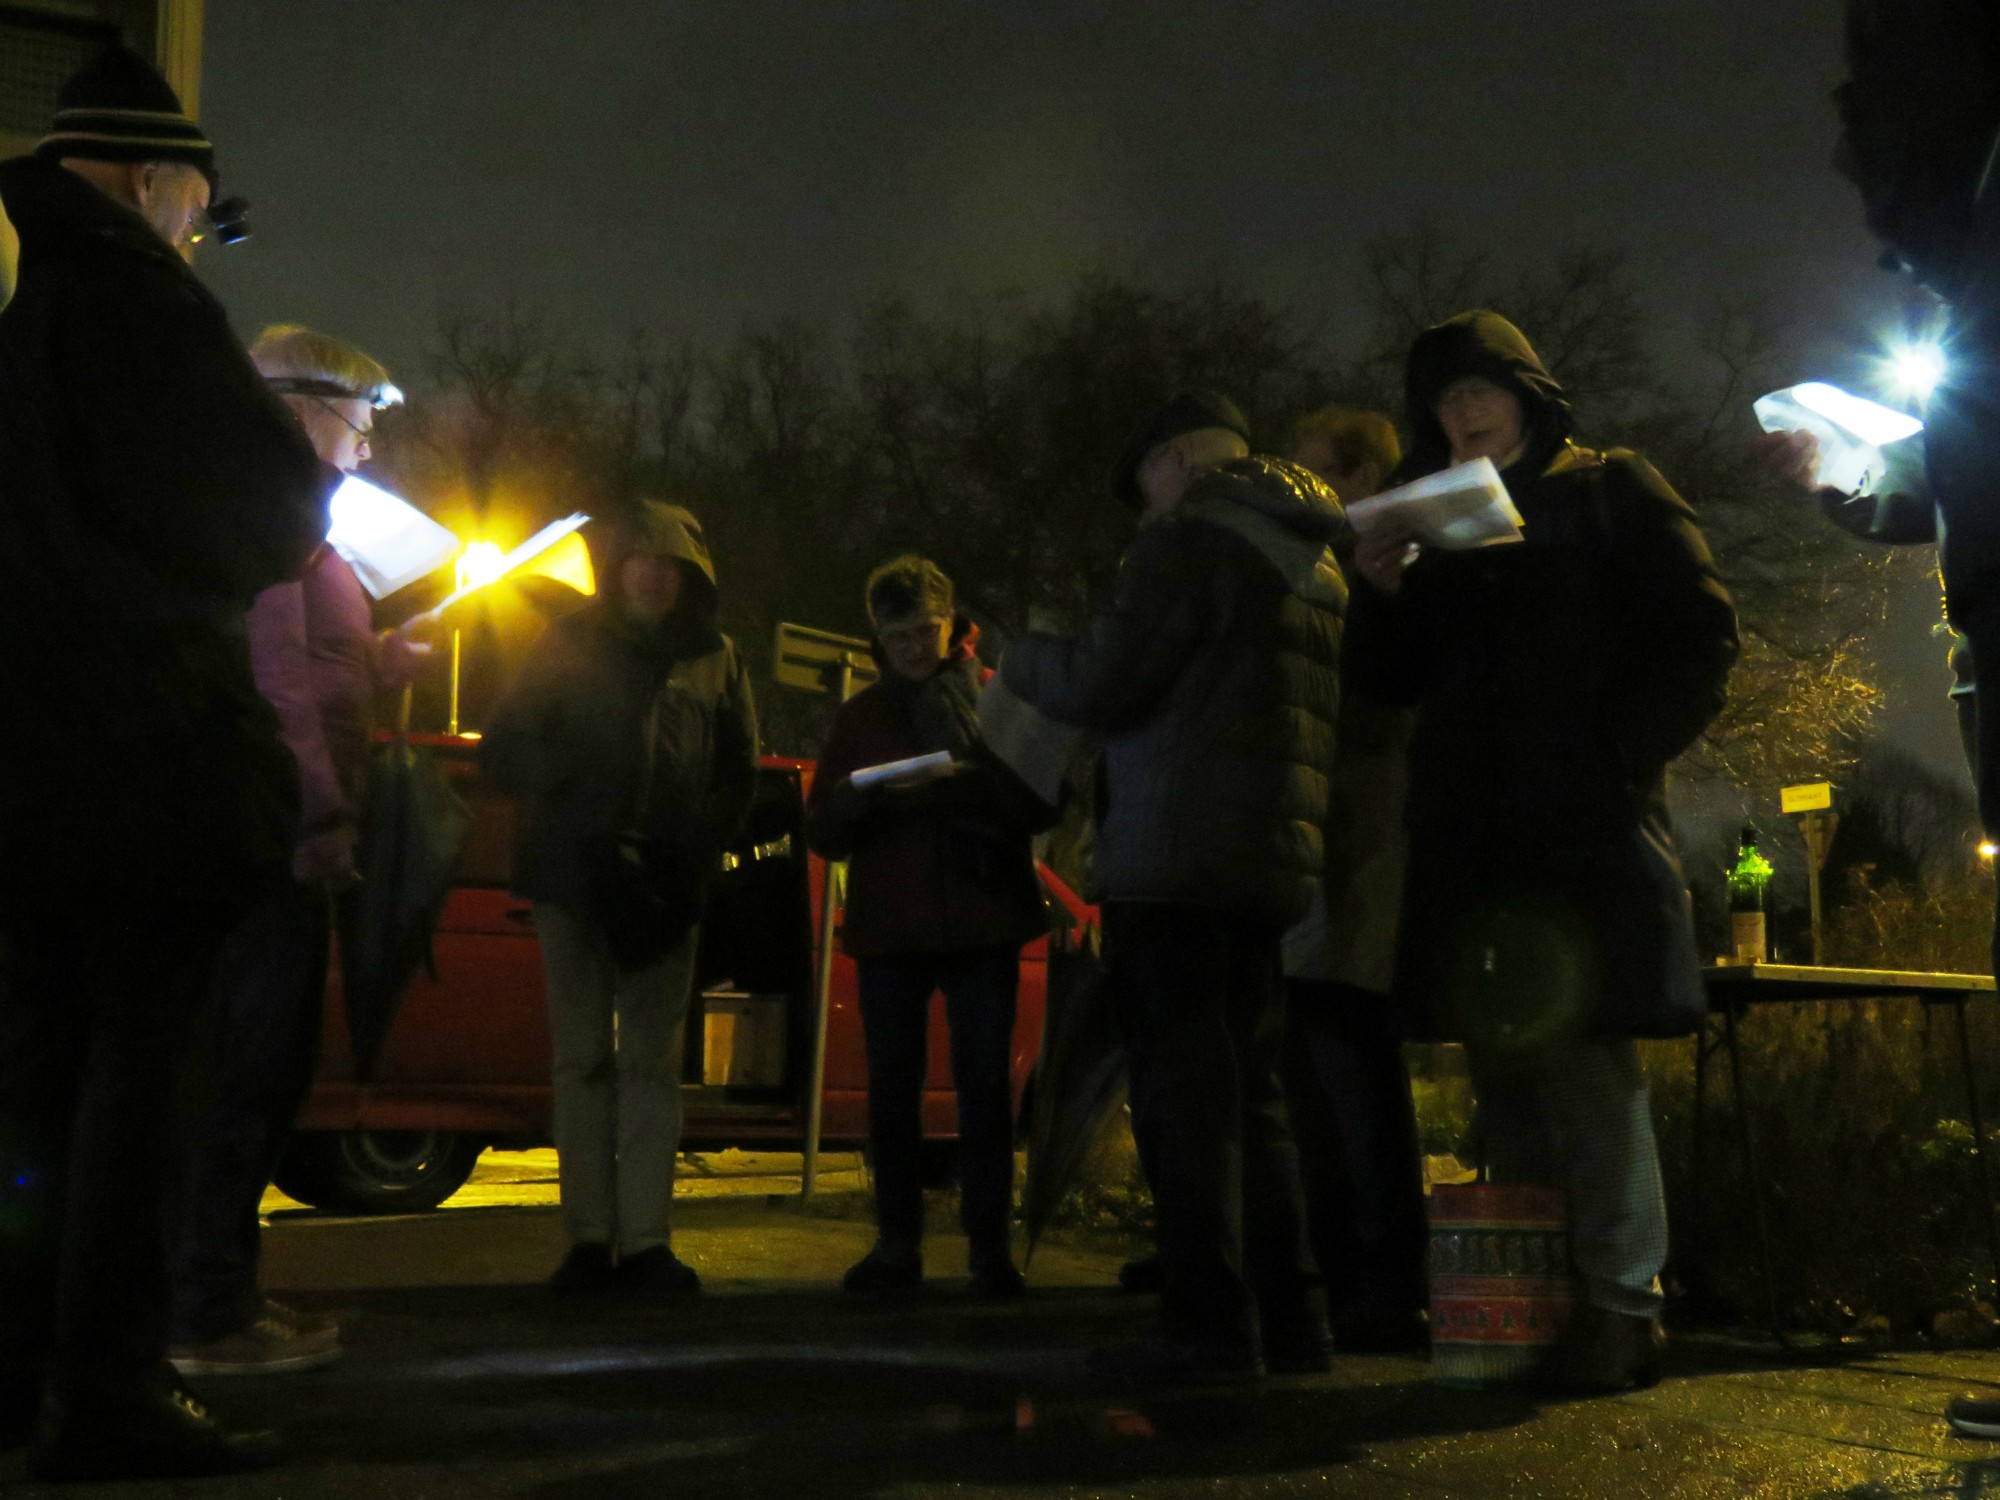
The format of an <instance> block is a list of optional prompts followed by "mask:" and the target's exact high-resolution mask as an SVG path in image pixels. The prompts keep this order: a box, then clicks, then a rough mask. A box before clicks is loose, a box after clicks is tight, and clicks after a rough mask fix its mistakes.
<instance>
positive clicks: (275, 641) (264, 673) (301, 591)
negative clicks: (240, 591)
mask: <svg viewBox="0 0 2000 1500" xmlns="http://www.w3.org/2000/svg"><path fill="white" fill-rule="evenodd" d="M247 623H248V626H249V633H250V666H251V670H252V672H253V673H254V674H255V676H256V679H257V690H258V691H259V692H261V693H262V694H263V695H264V697H265V698H266V699H268V700H269V702H270V704H271V706H272V707H273V708H275V709H276V710H277V711H278V723H279V727H280V729H281V731H282V733H283V734H284V738H285V743H286V744H287V745H288V746H290V747H291V751H292V754H293V755H294V756H295V757H297V759H298V763H299V779H300V782H301V784H302V791H303V794H304V796H303V801H304V813H305V820H304V827H303V831H304V834H305V836H306V837H308V838H310V837H312V836H313V835H314V834H318V833H323V832H325V831H326V830H327V829H329V828H334V827H337V826H339V825H341V824H343V823H349V822H352V821H353V820H354V817H355V815H356V813H357V812H358V811H359V807H358V803H359V798H360V793H361V778H362V774H363V771H364V769H365V767H366V764H367V759H368V724H369V709H370V707H371V705H372V704H373V701H374V698H375V694H376V692H377V691H378V690H379V689H380V688H383V687H387V686H394V685H397V684H392V683H390V682H388V681H387V680H385V676H386V674H385V673H384V671H383V665H384V664H383V662H382V652H381V649H380V647H379V645H378V643H377V641H376V638H375V630H374V625H373V621H372V620H371V618H370V615H369V608H368V595H367V594H366V592H364V591H363V589H362V587H361V581H360V580H359V579H358V578H356V577H355V576H354V570H353V569H352V568H350V567H349V566H348V565H347V564H346V563H345V562H343V561H342V560H341V558H340V555H339V554H338V553H336V552H335V551H334V550H333V549H332V548H331V547H329V548H327V549H326V550H325V551H324V552H322V553H321V554H320V556H319V559H318V560H317V561H316V562H315V563H314V564H313V566H312V568H311V570H310V571H309V572H308V573H307V574H306V576H305V577H304V578H302V579H301V580H299V582H297V583H281V584H278V585H276V586H275V587H273V588H268V589H266V590H264V592H263V593H261V594H259V595H258V596H257V599H256V602H255V603H254V604H252V605H251V607H250V614H249V617H248V622H247Z"/></svg>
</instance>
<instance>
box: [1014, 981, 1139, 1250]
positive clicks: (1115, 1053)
mask: <svg viewBox="0 0 2000 1500" xmlns="http://www.w3.org/2000/svg"><path fill="white" fill-rule="evenodd" d="M1125 1086H1126V1078H1125V1048H1124V1044H1123V1043H1122V1042H1121V1041H1120V1040H1119V1036H1118V1026H1117V1022H1116V1020H1115V1018H1114V1017H1113V1015H1112V1010H1111V998H1110V993H1109V990H1108V987H1107V985H1106V982H1105V977H1104V966H1103V964H1102V963H1101V962H1099V961H1098V959H1097V957H1096V956H1095V955H1094V954H1092V953H1090V952H1089V951H1088V950H1086V949H1083V948H1076V949H1071V950H1066V951H1062V952H1052V953H1051V954H1050V955H1049V990H1048V1009H1047V1012H1046V1014H1045V1016H1044V1018H1043V1022H1042V1050H1041V1058H1040V1061H1039V1062H1038V1063H1037V1065H1036V1070H1035V1094H1034V1098H1033V1100H1032V1101H1031V1104H1030V1107H1029V1111H1028V1182H1027V1187H1026V1189H1025V1190H1024V1191H1023V1194H1022V1201H1021V1220H1022V1222H1023V1224H1025V1225H1026V1226H1027V1231H1028V1256H1029V1257H1030V1258H1032V1257H1033V1255H1034V1252H1035V1244H1036V1242H1037V1241H1038V1240H1040V1238H1041V1237H1042V1234H1043V1232H1044V1231H1045V1230H1047V1228H1048V1227H1049V1224H1050V1222H1051V1221H1052V1220H1053V1219H1054V1217H1055V1212H1056V1209H1057V1208H1058V1207H1059V1206H1060V1205H1061V1203H1062V1201H1063V1199H1064V1198H1066V1197H1068V1196H1069V1193H1070V1190H1071V1189H1072V1188H1073V1187H1075V1185H1076V1181H1077V1176H1078V1174H1079V1173H1080V1172H1081V1171H1082V1168H1083V1164H1084V1161H1085V1160H1086V1159H1087V1158H1088V1157H1089V1155H1090V1152H1091V1148H1092V1147H1094V1146H1095V1145H1096V1144H1097V1142H1098V1140H1099V1138H1100V1137H1101V1136H1102V1135H1103V1134H1104V1130H1105V1127H1106V1125H1107V1124H1108V1123H1109V1122H1110V1120H1111V1117H1112V1116H1113V1114H1115V1113H1116V1112H1117V1109H1118V1106H1119V1105H1120V1104H1121V1103H1122V1102H1123V1101H1124V1098H1125Z"/></svg>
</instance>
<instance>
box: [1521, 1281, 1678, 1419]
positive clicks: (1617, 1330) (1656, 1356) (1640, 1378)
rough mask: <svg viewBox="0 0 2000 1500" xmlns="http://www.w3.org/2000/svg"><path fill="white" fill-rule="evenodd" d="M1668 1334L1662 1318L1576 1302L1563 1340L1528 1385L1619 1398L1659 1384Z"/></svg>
mask: <svg viewBox="0 0 2000 1500" xmlns="http://www.w3.org/2000/svg"><path fill="white" fill-rule="evenodd" d="M1665 1342H1666V1335H1665V1334H1664V1333H1663V1332H1662V1331H1661V1329H1660V1323H1659V1319H1657V1318H1653V1317H1648V1316H1646V1315H1643V1314H1640V1313H1621V1312H1611V1311H1609V1310H1608V1309H1606V1308H1602V1307H1594V1306H1592V1305H1591V1304H1590V1303H1587V1302H1585V1303H1580V1304H1578V1306H1577V1308H1576V1310H1575V1311H1574V1312H1573V1313H1571V1314H1570V1319H1569V1322H1568V1324H1567V1325H1565V1326H1564V1328H1563V1331H1562V1336H1561V1337H1560V1338H1558V1339H1557V1340H1556V1341H1555V1343H1553V1344H1552V1345H1550V1346H1549V1352H1548V1353H1547V1354H1545V1355H1543V1356H1542V1358H1541V1359H1540V1361H1538V1362H1537V1363H1536V1364H1535V1366H1534V1367H1533V1368H1532V1369H1531V1370H1530V1371H1529V1372H1528V1384H1529V1385H1530V1386H1532V1387H1533V1388H1534V1389H1536V1390H1539V1391H1545V1392H1547V1393H1548V1394H1550V1395H1554V1396H1615V1395H1618V1394H1619V1393H1621V1392H1623V1391H1637V1390H1644V1389H1645V1388H1646V1387H1647V1386H1651V1385H1657V1384H1659V1381H1660V1349H1661V1346H1662V1345H1663V1344H1665Z"/></svg>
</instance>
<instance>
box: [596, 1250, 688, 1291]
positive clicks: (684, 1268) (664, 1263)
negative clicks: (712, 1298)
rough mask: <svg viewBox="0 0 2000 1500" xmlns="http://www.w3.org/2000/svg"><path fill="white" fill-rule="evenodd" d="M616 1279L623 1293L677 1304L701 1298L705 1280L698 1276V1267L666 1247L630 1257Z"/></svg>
mask: <svg viewBox="0 0 2000 1500" xmlns="http://www.w3.org/2000/svg"><path fill="white" fill-rule="evenodd" d="M614 1275H615V1276H616V1278H617V1283H618V1290H619V1291H621V1292H631V1293H634V1294H636V1295H638V1296H642V1297H662V1298H666V1299H668V1300H677V1299H679V1298H682V1297H694V1296H698V1295H700V1292H701V1277H700V1276H698V1275H697V1274H696V1273H695V1269H694V1267H693V1266H691V1265H689V1264H688V1263H687V1262H686V1261H684V1260H682V1259H681V1258H680V1257H679V1256H677V1255H675V1254H674V1252H673V1251H671V1250H669V1249H668V1248H667V1247H666V1246H665V1245H655V1246H653V1247H652V1248H651V1249H650V1250H641V1251H640V1252H639V1253H638V1254H637V1255H628V1256H626V1257H625V1258H624V1259H623V1260H621V1261H619V1262H618V1269H617V1271H616V1272H615V1273H614Z"/></svg>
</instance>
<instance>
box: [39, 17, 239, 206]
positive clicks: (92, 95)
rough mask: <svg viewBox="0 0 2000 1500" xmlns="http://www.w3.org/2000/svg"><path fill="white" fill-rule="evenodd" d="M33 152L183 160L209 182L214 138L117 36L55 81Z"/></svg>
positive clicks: (113, 158) (96, 157)
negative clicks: (56, 90)
mask: <svg viewBox="0 0 2000 1500" xmlns="http://www.w3.org/2000/svg"><path fill="white" fill-rule="evenodd" d="M35 154H36V155H37V156H41V157H46V158H47V159H48V160H50V161H60V160H61V159H62V158H64V157H66V156H76V157H83V158H86V159H87V160H90V161H184V162H186V163H188V164H189V165H190V166H192V167H195V168H197V169H198V170H199V171H200V172H201V175H202V176H204V177H206V178H207V179H208V181H209V186H210V188H211V189H213V188H214V187H215V146H214V144H213V143H212V142H210V140H209V139H208V137H207V136H205V135H203V134H202V131H201V127H200V126H199V125H197V124H196V123H195V122H194V121H193V120H192V119H190V118H189V117H188V114H187V111H185V110H184V109H182V108H181V101H180V96H179V95H178V94H176V93H175V92H174V90H173V86H172V85H171V84H169V83H168V82H167V80H166V79H164V78H162V77H161V76H160V73H159V70H158V69H157V68H155V67H154V66H153V65H152V64H151V63H149V62H147V61H146V60H145V59H144V58H143V57H140V56H139V55H138V54H137V53H136V52H133V51H132V50H131V49H130V48H128V47H124V46H122V45H119V44H117V43H113V44H112V45H110V46H108V47H106V48H105V49H104V50H103V51H102V52H100V53H98V54H97V56H95V57H94V58H92V59H91V60H90V61H89V62H87V63H85V64H84V65H83V67H82V68H81V69H80V70H78V72H77V73H76V74H75V75H74V76H73V77H72V78H71V79H70V81H69V82H68V83H66V84H64V85H63V86H62V92H61V93H60V94H58V95H56V118H55V124H54V125H52V126H51V127H50V129H49V133H48V134H47V135H45V136H43V137H42V138H41V140H40V141H39V142H37V143H36V145H35Z"/></svg>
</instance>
